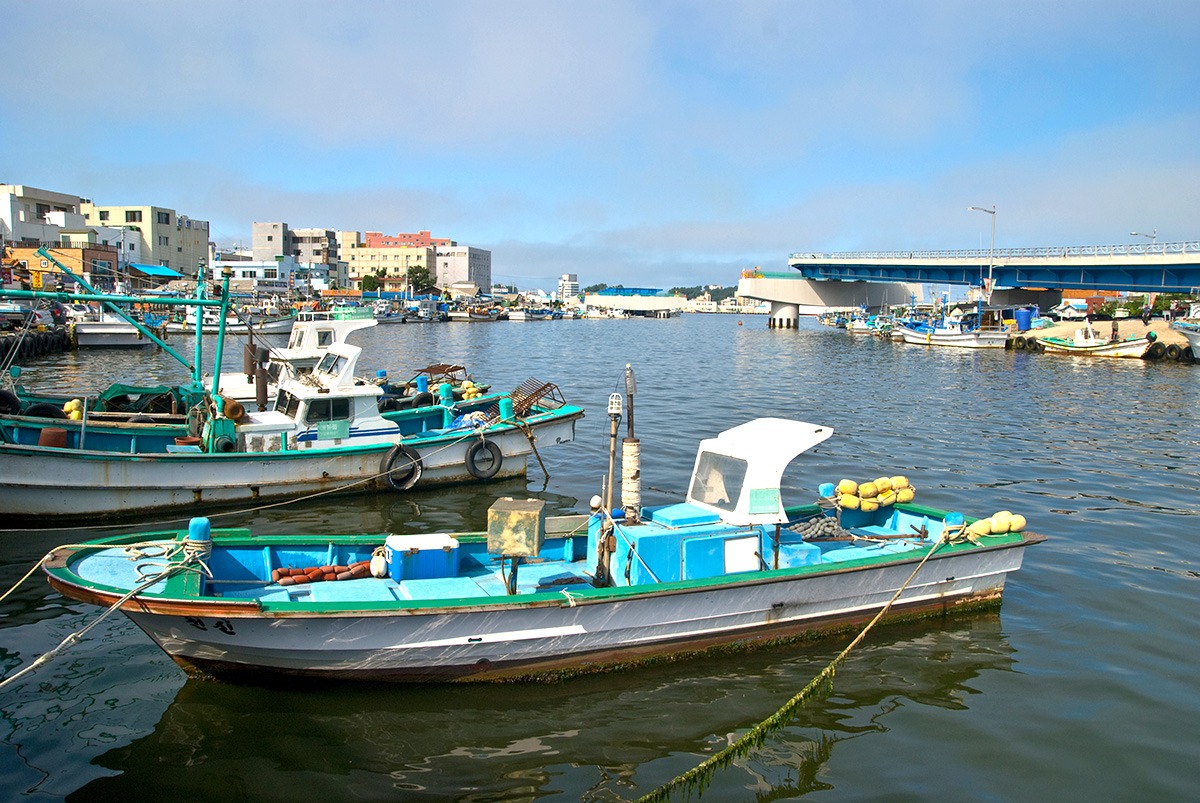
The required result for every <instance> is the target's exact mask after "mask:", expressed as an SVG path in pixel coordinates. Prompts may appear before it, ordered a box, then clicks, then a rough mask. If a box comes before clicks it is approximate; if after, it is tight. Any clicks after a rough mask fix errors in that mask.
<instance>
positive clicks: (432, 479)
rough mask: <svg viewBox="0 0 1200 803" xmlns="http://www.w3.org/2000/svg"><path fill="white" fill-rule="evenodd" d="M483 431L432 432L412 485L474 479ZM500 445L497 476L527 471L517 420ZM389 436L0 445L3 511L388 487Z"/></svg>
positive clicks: (550, 431)
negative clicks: (179, 445) (316, 443)
mask: <svg viewBox="0 0 1200 803" xmlns="http://www.w3.org/2000/svg"><path fill="white" fill-rule="evenodd" d="M532 427H533V430H534V433H535V435H536V437H537V442H538V443H539V445H540V446H545V445H548V444H554V443H566V442H569V441H572V440H574V437H575V419H574V418H569V419H558V420H553V421H549V422H545V423H541V424H533V425H532ZM477 439H478V435H477V434H474V433H472V432H471V431H469V430H464V431H463V433H462V436H461V437H457V438H452V439H451V440H449V441H447V440H445V439H441V438H438V439H431V440H430V441H428V442H427V443H425V444H424V445H422V444H421V443H419V442H418V441H415V440H413V439H405V440H404V443H406V444H408V445H409V446H411V447H413V448H414V449H416V451H417V453H418V454H419V455H420V456H421V462H422V465H423V469H422V473H421V477H420V480H419V481H418V482H417V483H416V487H427V486H434V485H446V484H453V483H458V482H475V481H477V478H476V477H474V476H473V475H471V474H470V472H469V471H467V467H466V453H467V449H468V448H469V447H470V446H471V444H472V443H473V442H474V441H475V440H477ZM487 440H489V441H491V442H493V443H495V444H496V445H497V446H498V447H499V448H500V453H501V456H502V461H501V466H500V468H499V470H498V471H497V472H496V474H495V475H494V478H496V479H501V478H506V477H519V476H524V475H525V472H526V468H527V458H528V456H529V454H530V453H531V452H532V447H531V446H530V443H529V439H528V438H527V437H526V436H525V434H524V433H523V432H522V431H521V430H519V429H516V428H512V429H508V430H505V431H502V432H489V433H488V434H487ZM391 447H392V444H391V443H375V444H370V445H366V446H361V447H358V446H354V447H349V446H342V447H337V448H332V449H315V448H314V449H304V448H301V449H294V450H289V451H285V452H267V453H238V452H233V453H228V454H201V453H176V454H137V455H115V454H114V453H112V452H93V451H81V450H77V449H53V448H47V447H41V446H23V445H17V444H4V445H2V446H0V513H3V514H5V515H9V516H46V517H54V516H75V517H78V516H81V515H85V514H86V515H93V516H97V517H99V516H106V515H109V516H111V515H116V514H121V513H129V512H134V511H137V512H149V511H163V510H171V509H182V508H191V507H197V506H200V505H206V504H217V505H228V504H238V503H243V504H246V503H249V504H256V503H258V502H259V501H262V500H267V499H281V498H294V497H299V496H303V495H305V494H311V493H316V492H318V491H325V492H338V491H341V492H346V493H361V492H364V491H370V490H373V489H390V488H391V486H390V485H388V483H387V479H386V476H385V475H384V473H383V471H382V468H381V462H382V460H383V458H384V456H385V455H386V454H387V452H388V451H389V450H390V449H391Z"/></svg>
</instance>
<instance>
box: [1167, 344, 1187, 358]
mask: <svg viewBox="0 0 1200 803" xmlns="http://www.w3.org/2000/svg"><path fill="white" fill-rule="evenodd" d="M1181 353H1183V349H1181V348H1179V344H1178V343H1172V344H1171V345H1169V346H1167V359H1168V360H1170V361H1171V362H1176V361H1178V360H1179V355H1180V354H1181Z"/></svg>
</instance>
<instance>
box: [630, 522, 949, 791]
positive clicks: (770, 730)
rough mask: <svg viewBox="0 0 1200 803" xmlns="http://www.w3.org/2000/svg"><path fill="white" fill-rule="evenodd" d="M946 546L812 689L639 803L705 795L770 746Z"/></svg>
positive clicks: (930, 554)
mask: <svg viewBox="0 0 1200 803" xmlns="http://www.w3.org/2000/svg"><path fill="white" fill-rule="evenodd" d="M943 543H945V540H944V539H939V540H937V541H936V542H935V543H934V545H933V546H932V547H930V549H929V551H928V552H926V553H925V557H923V558H921V562H920V563H918V564H917V568H915V569H913V572H912V574H910V575H909V576H908V579H907V580H905V581H904V583H903V585H901V586H900V588H899V589H897V590H896V593H895V594H893V595H892V598H891V599H889V600H888V601H887V604H885V605H884V606H883V607H882V608H880V610H879V613H877V614H875V618H874V619H872V620H871V621H870V622H868V623H867V626H866V627H864V628H863V629H862V632H860V633H859V634H858V636H856V637H855V639H854V640H853V641H851V642H850V643H849V644H848V645H847V646H846V648H845V649H844V650H842V651H841V652H840V653H838V654H837V657H835V658H834V659H833V660H832V661H830V662H829V665H828V666H826V667H825V668H824V669H822V670H821V671H820V673H818V674H817V676H816V677H814V678H813V679H812V680H811V681H809V683H808V685H807V686H805V687H804V688H803V689H801V690H800V691H799V693H797V694H796V695H795V696H794V697H792V698H791V699H790V700H788V701H787V702H786V703H784V704H783V706H782V707H781V708H780V709H779V710H778V711H776V712H775V713H774V714H771V716H769V717H767V718H766V719H764V720H763V721H762V722H760V723H758V724H757V725H755V726H754V727H753V728H751V729H750V730H748V731H746V732H745V733H744V734H742V736H741V737H740V738H738V739H737V740H736V741H734V742H733V743H732V744H730V745H729V746H728V747H726V748H724V749H723V750H721V751H720V752H719V753H716V754H714V755H712V756H710V757H709V758H707V759H705V760H704V761H703V762H701V763H700V764H698V765H697V766H695V767H693V768H692V769H690V770H688V771H687V772H685V773H683V774H682V775H678V776H676V777H675V778H672V779H671V780H670V781H667V782H666V783H665V784H663V785H662V786H660V787H658V788H657V789H655V790H654V791H652V792H650V793H649V794H647V795H643V796H642V797H640V798H638V799H637V803H666V801H669V800H670V799H671V793H672V792H673V791H675V790H676V789H679V788H680V787H682V788H684V789H685V790H686V794H685V797H690V796H691V791H692V790H693V789H696V790H697V796H701V795H703V794H704V789H705V788H706V787H707V786H708V785H709V784H710V783H711V782H712V778H713V776H714V775H716V773H717V770H720V769H724V768H725V767H727V766H729V765H730V764H731V763H733V761H735V760H737V759H739V758H745V757H746V756H748V755H749V754H750V753H751V752H753V751H754V750H756V749H758V748H759V747H762V745H763V743H764V742H766V740H767V738H768V737H770V736H771V735H772V734H774V733H776V732H778V731H780V730H782V729H783V728H785V727H786V726H787V725H788V724H789V723H790V722H791V720H792V715H793V714H794V713H795V712H796V709H797V708H799V707H800V704H801V703H803V702H804V701H805V700H807V699H808V698H809V697H811V696H812V695H813V694H814V693H815V692H817V691H819V690H821V689H823V688H828V687H832V684H833V675H834V673H835V671H836V669H837V666H838V664H840V663H841V662H842V661H843V660H845V658H846V656H847V655H849V654H850V651H851V650H853V649H854V648H855V647H857V646H858V645H859V644H860V643H861V642H862V640H863V639H864V638H865V637H866V635H867V633H868V632H870V630H871V628H873V627H874V626H875V624H876V623H877V622H878V621H879V620H880V619H882V618H883V616H884V614H886V613H887V612H888V611H889V610H890V609H891V607H892V604H893V603H895V601H896V600H897V599H899V598H900V595H901V594H902V593H904V590H905V589H906V588H908V586H909V584H910V583H912V581H913V580H914V579H915V578H916V576H917V572H919V571H921V567H922V566H924V565H925V561H927V560H929V559H930V558H931V557H933V553H934V552H936V551H937V549H938V547H940V546H941V545H942V544H943Z"/></svg>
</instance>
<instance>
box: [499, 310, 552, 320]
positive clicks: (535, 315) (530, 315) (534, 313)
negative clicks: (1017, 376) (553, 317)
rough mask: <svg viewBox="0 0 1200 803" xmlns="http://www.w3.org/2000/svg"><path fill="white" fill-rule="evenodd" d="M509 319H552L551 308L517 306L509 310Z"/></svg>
mask: <svg viewBox="0 0 1200 803" xmlns="http://www.w3.org/2000/svg"><path fill="white" fill-rule="evenodd" d="M508 319H509V320H510V321H548V320H550V310H548V309H530V308H529V307H517V308H516V309H510V310H509V311H508Z"/></svg>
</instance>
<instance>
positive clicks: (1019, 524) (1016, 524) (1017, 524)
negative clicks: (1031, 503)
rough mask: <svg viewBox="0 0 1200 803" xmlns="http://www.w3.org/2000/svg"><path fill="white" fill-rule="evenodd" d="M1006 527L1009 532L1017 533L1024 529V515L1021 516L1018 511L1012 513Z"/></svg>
mask: <svg viewBox="0 0 1200 803" xmlns="http://www.w3.org/2000/svg"><path fill="white" fill-rule="evenodd" d="M1008 529H1009V531H1010V532H1014V533H1019V532H1021V530H1024V529H1025V517H1024V516H1022V515H1021V514H1020V513H1014V514H1012V519H1011V521H1010V523H1009V526H1008Z"/></svg>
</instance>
